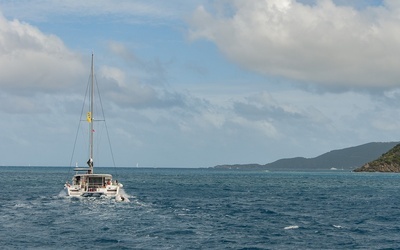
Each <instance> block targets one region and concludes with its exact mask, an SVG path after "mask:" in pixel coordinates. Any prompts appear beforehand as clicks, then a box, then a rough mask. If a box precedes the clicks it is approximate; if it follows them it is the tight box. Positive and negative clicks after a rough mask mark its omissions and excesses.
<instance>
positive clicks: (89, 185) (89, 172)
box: [64, 54, 125, 200]
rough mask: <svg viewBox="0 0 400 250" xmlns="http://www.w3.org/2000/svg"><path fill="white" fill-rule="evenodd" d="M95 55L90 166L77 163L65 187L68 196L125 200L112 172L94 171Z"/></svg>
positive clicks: (90, 116)
mask: <svg viewBox="0 0 400 250" xmlns="http://www.w3.org/2000/svg"><path fill="white" fill-rule="evenodd" d="M93 60H94V55H93V54H92V64H91V74H90V78H91V82H90V85H89V90H90V91H89V93H90V105H89V110H88V112H87V114H86V120H87V122H88V123H89V159H88V160H87V165H88V167H78V163H76V165H75V168H74V170H75V171H76V173H75V175H74V176H73V177H72V183H69V182H66V183H65V185H64V187H65V189H66V190H67V195H68V196H82V197H101V196H106V197H113V198H115V199H116V200H124V199H125V197H124V195H123V191H122V187H123V186H122V184H121V183H118V181H117V180H113V177H112V175H111V174H95V173H94V155H93V133H94V131H95V130H94V128H93V123H94V122H93V121H94V119H93V117H94V113H93V104H94V61H93Z"/></svg>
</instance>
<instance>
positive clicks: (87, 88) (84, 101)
mask: <svg viewBox="0 0 400 250" xmlns="http://www.w3.org/2000/svg"><path fill="white" fill-rule="evenodd" d="M89 81H90V78H89V80H88V84H87V86H86V92H85V97H84V99H83V104H82V109H81V118H82V115H83V110H84V109H85V103H86V97H87V93H88V91H89ZM82 121H83V120H82V119H80V120H79V123H78V128H77V130H76V134H75V142H74V147H73V149H72V154H71V159H70V162H69V166H70V169H71V166H72V160H73V158H74V155H75V148H76V142H77V140H78V134H79V128H80V127H81V123H82Z"/></svg>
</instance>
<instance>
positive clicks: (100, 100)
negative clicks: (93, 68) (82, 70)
mask: <svg viewBox="0 0 400 250" xmlns="http://www.w3.org/2000/svg"><path fill="white" fill-rule="evenodd" d="M94 78H95V84H96V87H97V95H98V96H99V102H100V107H101V113H102V115H103V118H104V126H105V129H106V134H107V139H108V146H109V147H110V153H111V160H112V162H113V167H114V170H115V175H116V177H118V171H117V167H116V165H115V159H114V153H113V150H112V146H111V139H110V134H109V133H108V126H107V122H106V116H105V114H104V109H103V101H102V99H101V95H100V90H99V85H98V84H97V77H96V76H94Z"/></svg>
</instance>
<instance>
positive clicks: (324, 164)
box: [213, 142, 400, 172]
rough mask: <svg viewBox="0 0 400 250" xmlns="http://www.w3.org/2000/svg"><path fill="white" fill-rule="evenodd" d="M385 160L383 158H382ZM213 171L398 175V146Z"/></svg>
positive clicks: (361, 147)
mask: <svg viewBox="0 0 400 250" xmlns="http://www.w3.org/2000/svg"><path fill="white" fill-rule="evenodd" d="M383 157H384V158H383ZM213 168H216V169H232V170H282V171H286V170H288V171H293V170H347V171H355V172H400V144H399V142H371V143H366V144H362V145H359V146H355V147H349V148H344V149H338V150H332V151H330V152H328V153H325V154H322V155H319V156H317V157H314V158H304V157H295V158H287V159H281V160H277V161H274V162H271V163H267V164H265V165H261V164H255V163H253V164H233V165H218V166H215V167H213Z"/></svg>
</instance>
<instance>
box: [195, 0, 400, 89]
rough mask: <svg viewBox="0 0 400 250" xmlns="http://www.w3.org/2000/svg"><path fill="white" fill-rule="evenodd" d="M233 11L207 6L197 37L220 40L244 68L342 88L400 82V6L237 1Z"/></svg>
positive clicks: (200, 13) (198, 19) (198, 18)
mask: <svg viewBox="0 0 400 250" xmlns="http://www.w3.org/2000/svg"><path fill="white" fill-rule="evenodd" d="M231 4H232V7H233V9H234V11H233V12H232V13H230V14H229V15H221V14H220V12H217V14H213V12H212V11H208V10H206V9H205V7H203V6H200V7H198V8H197V10H196V11H195V12H194V14H193V17H192V20H191V22H190V25H191V30H190V37H191V38H192V39H201V38H204V39H207V40H210V41H212V42H214V43H215V44H216V45H217V46H218V48H219V49H220V51H221V52H222V53H223V54H225V55H226V56H227V57H228V58H230V59H231V60H232V61H235V62H236V63H238V64H240V65H241V66H243V67H245V68H247V69H251V70H253V71H256V72H259V73H262V74H265V75H275V76H281V77H286V78H290V79H294V80H300V81H304V82H308V83H309V82H311V83H317V84H321V85H328V86H340V87H345V88H347V87H349V88H352V87H378V88H387V87H394V86H399V85H400V84H399V79H400V71H399V70H398V69H399V68H400V56H399V54H398V53H397V51H398V44H400V25H399V23H400V18H399V17H398V13H399V12H400V6H399V4H398V3H397V1H385V2H384V5H383V6H371V7H369V8H364V9H361V10H358V9H355V8H352V7H349V6H343V5H340V6H339V5H335V4H334V3H333V2H332V1H331V0H321V1H316V3H315V4H313V5H307V4H302V3H299V2H297V1H295V0H284V1H282V0H267V1H264V0H254V1H246V0H236V1H232V2H231Z"/></svg>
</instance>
